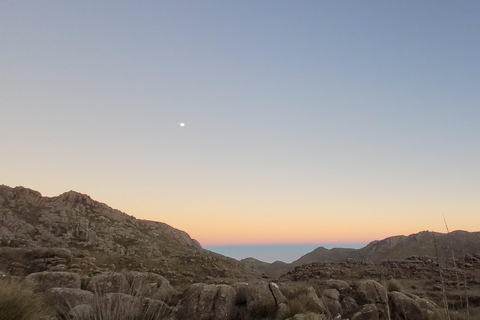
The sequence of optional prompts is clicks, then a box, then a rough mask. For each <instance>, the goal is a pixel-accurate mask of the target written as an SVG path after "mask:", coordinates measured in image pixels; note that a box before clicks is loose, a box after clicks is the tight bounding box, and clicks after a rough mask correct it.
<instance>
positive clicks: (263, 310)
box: [25, 271, 441, 320]
mask: <svg viewBox="0 0 480 320" xmlns="http://www.w3.org/2000/svg"><path fill="white" fill-rule="evenodd" d="M25 281H26V282H27V283H28V284H29V285H30V286H32V287H33V288H34V290H36V291H38V292H44V293H45V294H46V296H47V297H48V299H49V301H50V302H51V303H52V304H53V305H55V307H56V309H57V310H59V311H58V312H59V313H61V314H64V315H70V316H76V317H77V318H81V317H82V316H85V317H86V316H88V315H89V314H91V313H94V312H97V311H96V308H98V306H99V304H108V303H110V305H112V303H115V302H116V303H119V304H128V303H134V302H135V301H137V302H138V305H139V306H142V307H143V308H149V309H150V310H159V311H161V312H162V314H164V316H165V317H164V319H198V320H210V319H212V320H233V319H282V320H283V319H295V320H298V319H307V320H308V319H337V320H339V319H350V320H379V319H392V320H397V319H398V320H400V319H417V320H423V319H424V320H434V319H440V318H441V314H440V311H439V309H438V307H437V306H436V305H435V304H434V303H432V302H430V301H428V300H425V299H422V298H419V297H417V296H413V295H408V294H404V293H401V292H395V291H392V292H387V289H386V288H385V287H384V286H382V285H381V284H380V283H378V282H376V281H373V280H363V281H359V282H356V283H353V284H349V283H347V282H345V281H342V280H334V279H330V280H327V281H322V282H319V283H316V284H314V285H313V286H305V285H298V284H295V283H293V284H292V283H278V284H277V283H274V282H270V283H268V282H262V281H260V282H255V283H235V284H231V285H226V284H204V283H195V284H192V285H191V286H189V287H187V288H186V289H185V290H184V291H183V293H181V292H179V291H177V290H176V289H175V288H174V287H172V286H171V285H170V283H169V281H168V280H167V279H165V278H164V277H162V276H161V275H158V274H155V273H144V272H123V273H118V272H102V273H100V274H97V275H94V276H91V277H90V276H81V275H80V274H77V273H72V272H64V271H58V272H48V271H43V272H36V273H31V274H29V275H27V276H26V277H25Z"/></svg>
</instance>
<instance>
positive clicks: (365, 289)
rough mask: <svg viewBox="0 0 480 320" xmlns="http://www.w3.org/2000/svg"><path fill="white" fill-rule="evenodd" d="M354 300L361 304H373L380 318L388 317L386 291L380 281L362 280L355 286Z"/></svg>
mask: <svg viewBox="0 0 480 320" xmlns="http://www.w3.org/2000/svg"><path fill="white" fill-rule="evenodd" d="M356 294H357V299H356V301H357V302H358V303H359V304H361V305H363V304H371V303H373V304H375V307H376V308H377V311H378V316H379V318H380V319H389V318H390V315H389V314H390V310H389V308H388V292H387V289H386V288H385V287H384V286H382V285H381V284H380V283H378V282H377V281H374V280H363V281H360V282H359V283H358V284H357V287H356Z"/></svg>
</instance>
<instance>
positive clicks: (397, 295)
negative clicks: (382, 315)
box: [388, 291, 424, 320]
mask: <svg viewBox="0 0 480 320" xmlns="http://www.w3.org/2000/svg"><path fill="white" fill-rule="evenodd" d="M388 296H389V298H390V303H389V304H390V310H391V312H390V316H391V319H392V320H403V319H418V320H422V319H424V317H423V312H422V310H421V309H420V306H419V305H418V303H417V302H416V301H415V300H413V299H412V298H410V297H408V296H406V295H404V294H403V293H401V292H396V291H393V292H390V293H389V294H388Z"/></svg>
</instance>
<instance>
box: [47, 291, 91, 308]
mask: <svg viewBox="0 0 480 320" xmlns="http://www.w3.org/2000/svg"><path fill="white" fill-rule="evenodd" d="M48 300H49V301H50V302H51V303H52V304H56V305H58V306H60V307H74V306H76V305H79V304H92V303H93V301H94V300H95V295H94V294H93V293H92V292H90V291H87V290H81V289H72V288H52V289H50V291H49V293H48Z"/></svg>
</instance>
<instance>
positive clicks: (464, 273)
mask: <svg viewBox="0 0 480 320" xmlns="http://www.w3.org/2000/svg"><path fill="white" fill-rule="evenodd" d="M442 216H443V222H444V223H445V228H446V229H447V234H449V233H450V230H449V229H448V224H447V219H446V218H445V214H444V213H443V212H442ZM463 260H464V263H463V265H464V266H465V256H464V257H463ZM452 261H453V269H454V270H455V277H456V279H457V290H458V292H459V293H460V277H459V276H458V269H457V264H456V262H455V252H454V250H453V248H452ZM465 271H466V270H463V279H464V290H465V303H466V308H467V320H470V310H469V307H468V294H467V278H466V277H467V275H466V272H465ZM460 306H461V308H462V309H463V299H461V300H460Z"/></svg>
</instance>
